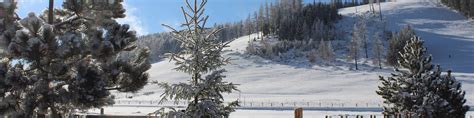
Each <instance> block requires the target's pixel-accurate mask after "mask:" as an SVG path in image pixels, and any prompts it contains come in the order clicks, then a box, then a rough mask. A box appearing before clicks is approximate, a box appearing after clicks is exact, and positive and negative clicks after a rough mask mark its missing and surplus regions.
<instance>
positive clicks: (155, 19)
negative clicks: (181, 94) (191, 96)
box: [18, 0, 319, 35]
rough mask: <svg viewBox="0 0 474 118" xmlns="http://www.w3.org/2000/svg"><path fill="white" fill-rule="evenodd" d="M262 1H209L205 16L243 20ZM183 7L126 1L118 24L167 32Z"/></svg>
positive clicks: (31, 5)
mask: <svg viewBox="0 0 474 118" xmlns="http://www.w3.org/2000/svg"><path fill="white" fill-rule="evenodd" d="M48 1H49V0H19V1H18V2H19V3H18V7H19V8H18V14H19V15H20V17H22V18H23V17H25V16H26V14H28V13H29V12H36V13H40V12H41V11H42V10H43V9H45V8H47V7H48ZM265 1H269V2H272V1H275V0H209V2H208V4H207V6H206V14H207V15H209V16H210V18H209V24H214V23H225V22H235V21H239V20H241V19H245V18H246V17H247V16H248V14H250V13H253V12H255V11H257V10H258V8H259V7H260V5H261V4H264V3H265ZM304 1H305V2H312V1H313V0H304ZM316 1H319V0H316ZM62 2H63V0H55V6H56V7H60V6H61V4H62ZM182 5H183V0H125V8H126V9H127V17H126V18H123V19H119V22H120V23H127V24H130V25H131V26H132V28H133V29H134V30H136V31H137V32H138V33H139V34H140V35H145V34H150V33H156V32H163V31H167V29H166V28H164V27H163V26H161V24H168V25H171V26H175V27H176V26H179V24H180V23H181V22H182V21H183V15H182V13H181V10H180V7H181V6H182Z"/></svg>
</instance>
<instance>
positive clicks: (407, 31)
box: [387, 26, 416, 66]
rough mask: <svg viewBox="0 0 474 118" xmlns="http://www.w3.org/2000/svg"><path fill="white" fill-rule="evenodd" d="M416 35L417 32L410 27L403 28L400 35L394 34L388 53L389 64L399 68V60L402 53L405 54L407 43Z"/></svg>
mask: <svg viewBox="0 0 474 118" xmlns="http://www.w3.org/2000/svg"><path fill="white" fill-rule="evenodd" d="M415 35H416V33H415V31H414V30H413V29H412V28H411V27H410V26H406V27H404V28H402V29H401V31H400V32H399V33H397V34H394V35H393V36H392V38H390V40H389V44H388V45H389V46H388V51H387V64H389V65H392V66H399V65H398V59H399V58H400V53H405V51H404V50H403V47H405V45H406V42H407V41H408V40H410V38H412V37H413V36H415Z"/></svg>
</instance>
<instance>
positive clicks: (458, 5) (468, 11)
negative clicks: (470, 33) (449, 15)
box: [441, 0, 474, 18]
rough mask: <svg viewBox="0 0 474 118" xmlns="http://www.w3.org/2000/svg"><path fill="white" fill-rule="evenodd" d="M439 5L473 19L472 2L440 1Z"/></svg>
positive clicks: (465, 0) (459, 0)
mask: <svg viewBox="0 0 474 118" xmlns="http://www.w3.org/2000/svg"><path fill="white" fill-rule="evenodd" d="M441 3H443V4H445V5H446V6H448V7H450V8H453V9H455V10H457V11H459V12H460V13H462V14H463V15H464V16H467V17H470V18H473V17H474V0H441Z"/></svg>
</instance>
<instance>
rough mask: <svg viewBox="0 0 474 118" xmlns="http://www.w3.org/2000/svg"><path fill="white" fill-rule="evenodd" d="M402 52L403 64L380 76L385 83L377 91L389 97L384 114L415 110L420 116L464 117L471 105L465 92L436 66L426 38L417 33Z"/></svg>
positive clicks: (386, 100) (386, 99)
mask: <svg viewBox="0 0 474 118" xmlns="http://www.w3.org/2000/svg"><path fill="white" fill-rule="evenodd" d="M404 50H405V53H399V54H400V59H399V61H398V62H399V65H400V67H401V68H403V69H395V70H396V73H394V74H392V77H388V78H384V77H382V76H381V77H380V80H381V81H382V86H379V90H378V91H377V94H378V95H380V96H382V98H383V99H385V101H384V103H385V104H387V106H385V107H384V114H386V115H395V114H408V113H410V114H415V115H417V116H419V117H429V118H433V117H443V118H446V117H449V118H463V117H465V116H464V115H465V113H466V112H467V110H468V109H469V107H468V106H465V105H464V104H465V102H466V100H465V99H464V95H465V92H464V91H463V90H461V84H460V83H459V82H458V81H457V80H455V79H454V77H452V76H451V74H450V72H448V73H449V74H448V75H447V76H445V75H441V69H440V66H437V68H436V70H433V65H432V64H431V57H430V56H429V57H427V56H426V55H425V54H426V48H424V47H423V41H422V40H421V39H419V38H418V37H413V38H412V39H411V40H409V41H408V42H407V45H406V46H405V47H404Z"/></svg>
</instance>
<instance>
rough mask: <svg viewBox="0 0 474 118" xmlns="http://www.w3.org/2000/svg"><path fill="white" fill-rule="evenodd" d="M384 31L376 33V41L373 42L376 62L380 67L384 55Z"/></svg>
mask: <svg viewBox="0 0 474 118" xmlns="http://www.w3.org/2000/svg"><path fill="white" fill-rule="evenodd" d="M382 35H383V34H382V33H380V32H377V33H375V35H374V43H373V49H372V50H373V51H374V52H373V53H374V58H375V59H374V61H373V62H374V64H377V65H378V66H379V68H380V69H382V57H383V52H384V50H385V49H384V46H383V42H382Z"/></svg>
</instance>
